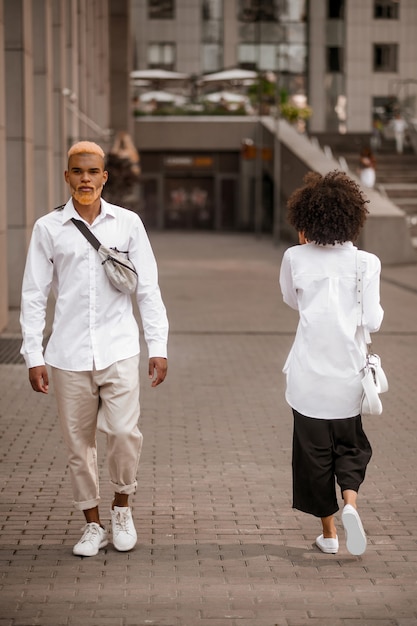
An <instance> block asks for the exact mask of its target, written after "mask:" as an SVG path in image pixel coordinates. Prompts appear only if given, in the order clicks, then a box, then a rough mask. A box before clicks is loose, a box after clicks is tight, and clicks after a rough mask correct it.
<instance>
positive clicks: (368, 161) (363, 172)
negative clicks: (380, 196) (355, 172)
mask: <svg viewBox="0 0 417 626" xmlns="http://www.w3.org/2000/svg"><path fill="white" fill-rule="evenodd" d="M359 178H360V180H361V183H362V185H363V186H364V187H368V189H373V187H375V180H376V161H375V157H374V155H373V152H372V150H371V149H370V148H368V147H365V148H362V150H361V152H360V156H359Z"/></svg>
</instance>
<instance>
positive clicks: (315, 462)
mask: <svg viewBox="0 0 417 626" xmlns="http://www.w3.org/2000/svg"><path fill="white" fill-rule="evenodd" d="M293 415H294V433H293V450H292V472H293V507H294V508H295V509H298V510H300V511H303V512H304V513H310V514H311V515H315V516H316V517H327V516H329V515H333V514H334V513H336V511H338V510H339V505H338V503H337V496H336V484H335V478H336V480H337V483H338V485H339V487H340V489H341V492H342V493H343V491H345V489H353V491H356V492H357V491H359V487H360V485H361V484H362V483H363V481H364V478H365V473H366V467H367V465H368V463H369V461H370V459H371V456H372V448H371V445H370V443H369V441H368V438H367V436H366V435H365V433H364V431H363V428H362V419H361V416H360V415H357V416H356V417H349V418H347V419H334V420H328V419H317V418H312V417H305V416H304V415H301V413H298V412H297V411H295V410H294V409H293Z"/></svg>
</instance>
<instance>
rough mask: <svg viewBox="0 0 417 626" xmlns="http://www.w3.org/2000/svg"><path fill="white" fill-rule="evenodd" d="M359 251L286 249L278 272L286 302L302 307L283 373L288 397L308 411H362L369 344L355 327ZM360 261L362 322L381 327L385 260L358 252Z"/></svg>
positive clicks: (332, 415) (320, 414) (327, 415)
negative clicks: (358, 255)
mask: <svg viewBox="0 0 417 626" xmlns="http://www.w3.org/2000/svg"><path fill="white" fill-rule="evenodd" d="M356 254H357V248H356V247H355V246H354V245H353V244H352V243H351V242H346V243H344V244H336V245H334V246H333V245H327V246H320V245H317V244H315V243H307V244H305V245H299V246H294V247H292V248H289V249H288V250H286V252H285V254H284V256H283V260H282V264H281V272H280V285H281V291H282V294H283V297H284V302H286V303H287V304H288V305H289V306H290V307H292V308H293V309H296V310H298V312H299V316H300V319H299V323H298V328H297V332H296V336H295V340H294V343H293V346H292V348H291V351H290V353H289V355H288V358H287V361H286V363H285V365H284V369H283V371H284V373H285V374H286V377H287V389H286V400H287V402H288V404H289V405H290V406H291V407H292V408H294V409H295V410H296V411H298V412H299V413H301V414H302V415H306V416H307V417H317V418H323V419H337V418H347V417H353V416H355V415H359V413H360V399H361V395H362V383H361V379H362V377H363V372H361V370H362V369H363V367H364V365H365V354H366V345H365V340H364V337H363V332H362V331H360V330H359V329H358V326H357V321H358V311H357V296H356ZM359 254H360V256H361V259H362V267H363V283H362V284H363V325H364V326H365V327H366V328H367V329H368V330H369V332H370V333H372V332H376V331H377V330H379V327H380V325H381V322H382V318H383V314H384V313H383V310H382V308H381V305H380V297H379V282H380V271H381V264H380V261H379V259H378V257H376V256H375V255H373V254H370V253H368V252H364V251H360V253H359Z"/></svg>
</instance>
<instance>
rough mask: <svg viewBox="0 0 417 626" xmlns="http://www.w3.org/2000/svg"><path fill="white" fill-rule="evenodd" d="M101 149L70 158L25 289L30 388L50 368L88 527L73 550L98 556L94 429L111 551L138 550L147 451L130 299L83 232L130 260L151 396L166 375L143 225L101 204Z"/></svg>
mask: <svg viewBox="0 0 417 626" xmlns="http://www.w3.org/2000/svg"><path fill="white" fill-rule="evenodd" d="M104 162H105V154H104V151H103V150H102V148H101V147H100V146H99V145H97V144H96V143H93V142H90V141H80V142H78V143H76V144H75V145H73V146H72V147H71V148H70V150H69V151H68V169H67V170H66V171H65V180H66V182H67V184H68V187H69V190H70V193H71V198H70V199H69V200H68V202H67V203H66V204H65V205H63V206H61V207H58V209H56V210H54V211H52V212H51V213H48V214H47V215H44V216H43V217H41V218H40V219H39V220H37V222H36V223H35V225H34V228H33V233H32V238H31V242H30V246H29V250H28V255H27V260H26V267H25V273H24V278H23V285H22V304H21V316H20V321H21V327H22V335H23V343H22V349H21V353H22V354H23V356H24V358H25V361H26V364H27V367H28V369H29V380H30V384H31V385H32V388H33V389H34V390H35V391H37V392H41V393H48V390H49V376H48V370H47V367H46V365H48V366H49V367H50V369H51V374H52V380H53V383H54V390H55V395H56V399H57V406H58V414H59V418H60V423H61V427H62V432H63V436H64V440H65V443H66V445H67V448H68V463H69V469H70V475H71V482H72V488H73V494H74V504H75V507H76V508H77V509H78V510H80V511H82V512H83V514H84V516H85V520H86V525H85V527H84V529H83V530H84V532H83V535H82V537H81V539H80V541H78V543H76V545H75V546H74V548H73V553H74V554H76V555H78V556H94V555H95V554H97V553H98V551H99V550H100V549H101V548H104V547H105V546H106V545H107V543H108V540H107V531H106V529H105V528H104V526H103V525H102V523H101V519H100V514H99V502H100V495H99V474H98V466H97V446H96V433H97V430H99V431H101V432H103V433H105V435H106V438H107V457H108V470H109V477H110V483H111V485H112V487H113V489H114V500H113V503H112V507H111V511H110V515H111V525H112V535H113V544H114V547H115V548H116V549H117V550H119V551H127V550H131V549H132V548H133V547H134V546H135V544H136V542H137V533H136V529H135V526H134V523H133V518H132V511H131V508H130V506H129V496H130V495H132V494H133V493H134V492H135V490H136V486H137V480H136V474H137V469H138V464H139V457H140V453H141V449H142V440H143V437H142V434H141V432H140V430H139V428H138V421H139V413H140V408H139V328H138V324H137V322H136V320H135V317H134V315H133V307H132V298H131V296H130V295H128V294H125V293H122V292H121V291H119V290H118V289H117V288H115V287H114V286H113V285H112V284H111V283H110V281H109V279H108V277H107V275H106V273H105V270H104V268H103V264H102V263H101V261H100V258H99V255H98V253H97V250H96V249H94V247H93V246H92V245H90V242H89V241H88V240H87V239H86V238H85V237H84V236H83V234H82V232H80V230H79V229H78V228H77V227H76V223H74V220H75V222H76V221H77V220H78V222H80V221H81V222H82V223H83V224H84V227H87V228H89V229H90V231H91V232H92V233H93V234H94V235H95V237H96V238H97V239H98V240H99V241H100V242H101V243H102V244H103V245H104V246H106V247H108V248H117V250H119V251H125V253H126V255H128V258H129V259H130V260H131V261H132V262H133V264H134V266H135V268H136V270H137V272H138V280H137V287H136V291H135V294H134V296H135V299H136V302H137V305H138V307H139V312H140V315H141V320H142V326H143V332H144V337H145V340H146V343H147V348H148V353H149V368H148V372H149V378H150V380H151V385H152V387H156V386H158V385H159V384H160V383H162V382H163V381H164V379H165V376H166V372H167V340H168V320H167V316H166V310H165V306H164V303H163V301H162V297H161V293H160V289H159V285H158V272H157V266H156V261H155V257H154V254H153V251H152V248H151V244H150V242H149V239H148V236H147V234H146V231H145V228H144V226H143V224H142V221H141V220H140V218H139V217H138V215H136V214H135V213H133V212H132V211H129V210H127V209H124V208H122V207H119V206H116V205H113V204H109V203H108V202H106V201H105V200H104V199H103V198H102V197H101V193H102V189H103V187H104V185H105V184H106V181H107V177H108V174H107V172H106V171H105V169H104ZM50 290H52V292H53V294H54V296H55V301H56V304H55V314H54V324H53V331H52V334H51V337H50V339H49V341H48V344H47V346H46V349H45V354H44V353H43V347H42V340H43V330H44V327H45V316H46V305H47V300H48V295H49V292H50Z"/></svg>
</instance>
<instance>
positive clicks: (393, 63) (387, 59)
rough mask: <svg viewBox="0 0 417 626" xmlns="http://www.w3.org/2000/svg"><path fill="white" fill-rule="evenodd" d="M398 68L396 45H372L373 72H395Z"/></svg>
mask: <svg viewBox="0 0 417 626" xmlns="http://www.w3.org/2000/svg"><path fill="white" fill-rule="evenodd" d="M397 67H398V44H396V43H375V44H374V72H396V71H397Z"/></svg>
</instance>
